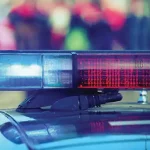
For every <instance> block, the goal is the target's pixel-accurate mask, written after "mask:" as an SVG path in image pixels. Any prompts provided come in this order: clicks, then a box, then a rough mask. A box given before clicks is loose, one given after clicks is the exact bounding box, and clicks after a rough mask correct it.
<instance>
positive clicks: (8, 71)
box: [0, 54, 42, 89]
mask: <svg viewBox="0 0 150 150" xmlns="http://www.w3.org/2000/svg"><path fill="white" fill-rule="evenodd" d="M41 86H42V62H41V56H40V55H18V54H16V55H0V88H1V89H21V88H41Z"/></svg>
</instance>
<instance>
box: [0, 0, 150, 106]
mask: <svg viewBox="0 0 150 150" xmlns="http://www.w3.org/2000/svg"><path fill="white" fill-rule="evenodd" d="M0 10H1V13H0V50H3V51H4V50H12V51H13V50H64V49H65V50H68V51H69V50H88V51H93V50H104V51H105V50H139V51H142V50H150V0H113V1H112V0H0ZM8 95H9V96H8ZM124 95H125V100H129V101H130V99H135V100H137V97H138V93H137V92H135V93H134V94H133V92H127V93H125V94H124ZM24 97H25V93H24V92H1V93H0V108H13V107H16V105H17V104H18V103H19V102H21V101H22V100H23V99H24ZM12 99H13V104H11V103H10V102H12ZM8 104H9V105H8Z"/></svg>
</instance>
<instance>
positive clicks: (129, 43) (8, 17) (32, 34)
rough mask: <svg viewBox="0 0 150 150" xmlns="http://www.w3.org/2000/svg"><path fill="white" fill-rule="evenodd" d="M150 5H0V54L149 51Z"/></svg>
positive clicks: (93, 0)
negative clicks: (66, 51)
mask: <svg viewBox="0 0 150 150" xmlns="http://www.w3.org/2000/svg"><path fill="white" fill-rule="evenodd" d="M149 7H150V1H149V0H1V1H0V9H1V12H2V13H1V15H0V50H150V8H149Z"/></svg>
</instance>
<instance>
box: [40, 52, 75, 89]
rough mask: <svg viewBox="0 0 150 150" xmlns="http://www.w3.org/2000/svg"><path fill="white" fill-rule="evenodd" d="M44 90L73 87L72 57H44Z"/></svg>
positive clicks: (66, 55) (62, 55)
mask: <svg viewBox="0 0 150 150" xmlns="http://www.w3.org/2000/svg"><path fill="white" fill-rule="evenodd" d="M43 63H44V64H43V66H44V88H71V87H72V55H71V54H51V55H45V56H44V62H43Z"/></svg>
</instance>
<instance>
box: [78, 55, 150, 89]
mask: <svg viewBox="0 0 150 150" xmlns="http://www.w3.org/2000/svg"><path fill="white" fill-rule="evenodd" d="M77 63H78V66H77V67H78V75H79V76H78V88H100V89H103V88H119V89H126V88H127V89H141V88H150V54H106V53H105V54H79V55H78V58H77Z"/></svg>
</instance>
